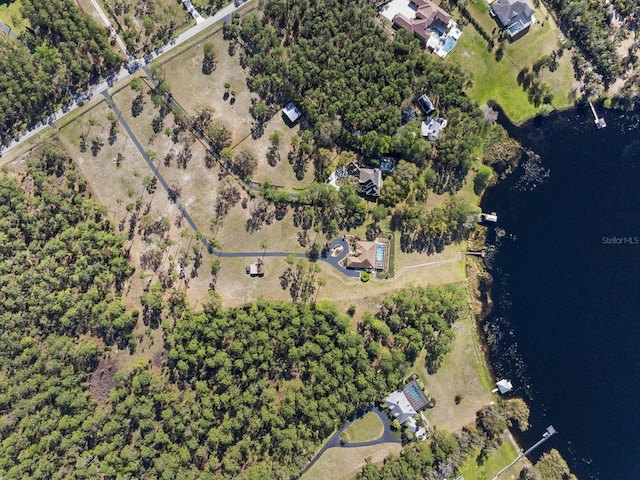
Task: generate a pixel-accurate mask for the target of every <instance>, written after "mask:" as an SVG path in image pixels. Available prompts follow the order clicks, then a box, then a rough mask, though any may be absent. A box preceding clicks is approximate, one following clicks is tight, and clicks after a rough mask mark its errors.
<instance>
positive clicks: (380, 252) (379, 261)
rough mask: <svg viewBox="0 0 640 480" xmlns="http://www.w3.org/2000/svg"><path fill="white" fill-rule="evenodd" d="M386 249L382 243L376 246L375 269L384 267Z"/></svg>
mask: <svg viewBox="0 0 640 480" xmlns="http://www.w3.org/2000/svg"><path fill="white" fill-rule="evenodd" d="M385 249H386V245H385V244H384V243H377V244H376V268H383V267H384V251H385Z"/></svg>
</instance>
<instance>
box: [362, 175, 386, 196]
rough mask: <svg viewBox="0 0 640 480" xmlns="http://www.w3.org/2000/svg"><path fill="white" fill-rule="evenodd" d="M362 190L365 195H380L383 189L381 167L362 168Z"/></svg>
mask: <svg viewBox="0 0 640 480" xmlns="http://www.w3.org/2000/svg"><path fill="white" fill-rule="evenodd" d="M360 190H362V193H364V194H365V195H369V196H371V197H379V196H380V191H381V190H382V170H380V169H379V168H361V169H360Z"/></svg>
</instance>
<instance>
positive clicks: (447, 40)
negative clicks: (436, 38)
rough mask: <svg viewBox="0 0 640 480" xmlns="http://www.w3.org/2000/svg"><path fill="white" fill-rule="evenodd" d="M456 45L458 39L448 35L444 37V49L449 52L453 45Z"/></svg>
mask: <svg viewBox="0 0 640 480" xmlns="http://www.w3.org/2000/svg"><path fill="white" fill-rule="evenodd" d="M455 46H456V39H455V38H453V37H447V38H445V39H444V45H442V49H443V50H444V51H445V52H447V53H449V52H450V51H451V50H453V47H455Z"/></svg>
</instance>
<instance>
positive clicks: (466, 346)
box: [414, 316, 493, 478]
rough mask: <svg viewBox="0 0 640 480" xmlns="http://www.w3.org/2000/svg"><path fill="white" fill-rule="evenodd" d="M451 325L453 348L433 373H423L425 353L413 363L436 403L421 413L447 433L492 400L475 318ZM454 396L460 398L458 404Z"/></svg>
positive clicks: (466, 421)
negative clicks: (454, 335) (453, 332)
mask: <svg viewBox="0 0 640 480" xmlns="http://www.w3.org/2000/svg"><path fill="white" fill-rule="evenodd" d="M453 328H454V331H455V334H456V339H455V341H454V344H453V351H451V352H450V353H448V354H447V356H446V357H445V360H444V362H443V363H442V366H441V367H440V369H439V370H438V371H437V372H436V373H435V374H429V373H428V372H426V369H425V368H424V352H423V354H422V355H420V356H419V357H418V359H417V360H416V365H415V366H414V370H418V371H419V373H420V377H421V379H422V380H423V382H424V384H425V386H426V387H427V390H428V391H429V394H430V395H431V396H433V397H435V399H436V406H435V407H434V408H433V409H430V410H429V409H428V410H425V412H424V413H425V415H426V417H427V419H428V420H429V422H430V423H431V424H432V425H436V426H437V427H438V428H444V429H445V430H448V431H450V432H455V431H458V430H460V429H461V428H462V427H463V426H465V425H468V424H473V423H474V422H475V419H476V412H477V411H478V410H480V409H481V408H482V407H483V406H485V405H488V404H490V403H491V402H492V401H493V396H492V394H491V393H489V391H488V388H487V387H488V385H486V383H487V378H489V376H488V372H487V370H486V368H487V367H486V364H485V359H484V356H483V354H482V352H481V351H480V350H479V348H478V346H477V344H476V343H475V342H476V340H475V336H476V331H475V328H476V326H475V321H474V320H473V319H472V318H470V316H467V317H466V318H462V319H461V320H458V321H457V322H456V323H455V324H454V326H453ZM456 395H459V396H460V398H461V400H460V403H459V404H458V405H456V402H455V399H456ZM470 478H474V477H470Z"/></svg>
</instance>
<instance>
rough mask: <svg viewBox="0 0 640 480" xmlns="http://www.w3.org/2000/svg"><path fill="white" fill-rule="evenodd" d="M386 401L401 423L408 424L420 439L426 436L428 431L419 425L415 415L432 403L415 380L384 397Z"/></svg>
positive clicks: (391, 412)
mask: <svg viewBox="0 0 640 480" xmlns="http://www.w3.org/2000/svg"><path fill="white" fill-rule="evenodd" d="M384 403H385V405H386V407H387V409H388V410H389V413H390V415H391V416H393V417H394V418H395V419H396V420H398V423H400V425H402V424H406V425H407V427H408V428H409V431H410V432H411V433H413V434H414V435H415V436H416V437H417V438H418V439H424V438H425V437H426V431H425V429H424V428H423V427H421V426H419V425H418V422H417V421H416V418H415V416H416V415H417V414H418V412H421V411H422V410H424V409H425V408H428V407H429V406H430V405H431V404H430V403H429V400H428V399H427V396H426V395H425V394H424V392H423V391H422V389H421V388H420V386H419V385H418V383H417V382H416V381H415V380H412V381H410V382H409V383H408V384H407V385H405V387H404V388H403V389H402V390H396V391H395V392H393V393H391V394H390V395H389V396H387V398H385V399H384Z"/></svg>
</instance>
